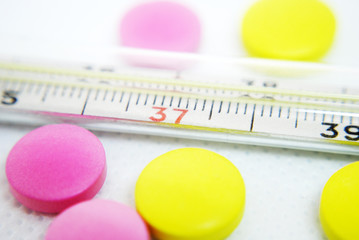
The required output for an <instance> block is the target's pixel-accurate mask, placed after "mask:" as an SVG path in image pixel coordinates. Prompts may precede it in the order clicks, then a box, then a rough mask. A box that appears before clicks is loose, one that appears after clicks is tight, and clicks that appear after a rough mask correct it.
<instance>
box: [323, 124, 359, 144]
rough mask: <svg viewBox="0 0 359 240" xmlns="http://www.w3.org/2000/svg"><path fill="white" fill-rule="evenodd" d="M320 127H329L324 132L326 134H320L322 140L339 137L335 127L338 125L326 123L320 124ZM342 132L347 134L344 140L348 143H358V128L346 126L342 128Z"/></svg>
mask: <svg viewBox="0 0 359 240" xmlns="http://www.w3.org/2000/svg"><path fill="white" fill-rule="evenodd" d="M322 125H326V126H329V127H328V128H327V129H326V131H327V133H321V134H320V135H321V136H322V137H324V138H336V137H337V136H338V135H339V132H338V130H337V129H336V127H337V126H338V125H339V124H337V123H327V122H322ZM344 132H345V133H346V134H347V135H346V136H344V137H345V139H347V140H349V141H358V140H359V126H356V125H348V126H345V127H344Z"/></svg>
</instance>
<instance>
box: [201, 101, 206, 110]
mask: <svg viewBox="0 0 359 240" xmlns="http://www.w3.org/2000/svg"><path fill="white" fill-rule="evenodd" d="M206 102H207V100H206V99H205V100H204V101H203V106H202V111H204V107H205V106H206Z"/></svg>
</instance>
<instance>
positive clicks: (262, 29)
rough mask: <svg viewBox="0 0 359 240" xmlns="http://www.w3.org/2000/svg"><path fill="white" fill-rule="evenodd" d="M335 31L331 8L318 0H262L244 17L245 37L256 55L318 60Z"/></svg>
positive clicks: (243, 35) (331, 40) (249, 49)
mask: <svg viewBox="0 0 359 240" xmlns="http://www.w3.org/2000/svg"><path fill="white" fill-rule="evenodd" d="M334 33H335V18H334V15H333V13H332V11H331V10H330V9H329V8H328V7H327V6H326V5H325V4H323V3H322V2H320V1H318V0H290V1H288V0H259V1H258V2H256V3H255V4H254V5H253V6H252V7H251V8H250V9H249V10H248V11H247V13H246V14H245V16H244V19H243V21H242V30H241V35H242V41H243V43H244V46H245V47H246V49H247V50H248V52H249V53H250V54H251V55H252V56H255V57H264V58H277V59H288V60H309V61H311V60H312V61H313V60H318V59H320V58H321V57H322V56H323V55H324V54H325V53H326V52H327V51H328V50H329V48H330V46H331V45H332V43H333V39H334Z"/></svg>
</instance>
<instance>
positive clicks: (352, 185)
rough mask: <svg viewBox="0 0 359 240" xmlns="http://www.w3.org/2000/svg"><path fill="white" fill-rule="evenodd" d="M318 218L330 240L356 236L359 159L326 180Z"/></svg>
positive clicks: (349, 239)
mask: <svg viewBox="0 0 359 240" xmlns="http://www.w3.org/2000/svg"><path fill="white" fill-rule="evenodd" d="M320 221H321V224H322V227H323V230H324V232H325V234H326V235H327V237H328V238H329V240H339V239H340V240H354V239H359V162H355V163H351V164H349V165H347V166H345V167H343V168H342V169H340V170H339V171H337V172H336V173H335V174H334V175H333V176H331V178H330V179H329V180H328V182H327V183H326V185H325V187H324V189H323V193H322V197H321V201H320Z"/></svg>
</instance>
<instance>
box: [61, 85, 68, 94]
mask: <svg viewBox="0 0 359 240" xmlns="http://www.w3.org/2000/svg"><path fill="white" fill-rule="evenodd" d="M66 90H67V87H66V86H64V87H63V88H62V92H61V97H63V96H65V92H66Z"/></svg>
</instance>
